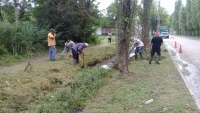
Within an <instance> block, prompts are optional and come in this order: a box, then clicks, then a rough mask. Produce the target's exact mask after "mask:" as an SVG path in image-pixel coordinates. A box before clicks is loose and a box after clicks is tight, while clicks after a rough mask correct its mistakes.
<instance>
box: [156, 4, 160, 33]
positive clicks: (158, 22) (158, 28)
mask: <svg viewBox="0 0 200 113" xmlns="http://www.w3.org/2000/svg"><path fill="white" fill-rule="evenodd" d="M157 24H158V26H157V32H159V33H160V0H159V1H158V21H157Z"/></svg>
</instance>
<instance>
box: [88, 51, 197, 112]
mask: <svg viewBox="0 0 200 113" xmlns="http://www.w3.org/2000/svg"><path fill="white" fill-rule="evenodd" d="M162 50H164V51H162V56H163V58H162V60H161V61H160V63H161V64H160V65H158V64H156V63H155V60H154V61H152V64H148V60H143V61H141V60H137V61H136V60H134V59H131V62H130V64H129V70H130V71H131V72H133V73H134V74H132V75H130V76H123V77H121V76H119V72H118V71H116V72H113V75H112V78H111V79H110V80H109V81H108V84H107V85H106V86H104V87H103V88H102V89H101V90H100V91H99V92H98V94H97V95H95V96H94V97H93V98H92V99H91V100H89V101H88V103H87V105H86V108H85V109H84V113H200V111H199V110H198V109H197V106H196V105H195V102H194V100H193V98H192V96H191V95H190V93H189V91H188V89H187V88H186V85H185V84H184V82H183V80H182V78H181V76H180V74H179V73H178V71H177V69H176V67H175V65H174V63H173V61H172V59H171V57H170V56H169V54H168V52H166V50H165V48H164V47H162ZM144 56H145V57H148V56H149V52H147V53H144ZM150 99H153V102H152V103H149V104H144V103H145V102H146V101H147V100H150Z"/></svg>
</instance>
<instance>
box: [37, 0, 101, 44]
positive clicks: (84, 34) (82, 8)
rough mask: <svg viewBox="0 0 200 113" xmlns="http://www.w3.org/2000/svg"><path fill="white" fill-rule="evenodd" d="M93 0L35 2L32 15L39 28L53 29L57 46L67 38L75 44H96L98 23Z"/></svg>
mask: <svg viewBox="0 0 200 113" xmlns="http://www.w3.org/2000/svg"><path fill="white" fill-rule="evenodd" d="M93 2H94V0H67V1H66V0H37V1H36V4H37V7H35V9H34V15H35V17H36V19H37V21H38V24H39V26H40V27H41V28H45V29H49V28H55V29H56V30H57V33H58V35H57V36H58V38H57V39H56V40H57V42H58V43H57V44H58V45H59V42H60V44H61V43H63V42H64V41H66V40H68V39H69V38H70V39H72V40H73V41H75V42H83V41H87V42H91V43H92V42H96V40H97V35H95V31H96V29H97V27H98V26H99V24H100V22H99V21H98V20H99V15H98V12H99V11H98V9H97V6H96V5H95V4H94V3H93Z"/></svg>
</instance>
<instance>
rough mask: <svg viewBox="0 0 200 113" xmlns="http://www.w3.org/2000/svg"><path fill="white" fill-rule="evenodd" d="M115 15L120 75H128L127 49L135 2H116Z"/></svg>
mask: <svg viewBox="0 0 200 113" xmlns="http://www.w3.org/2000/svg"><path fill="white" fill-rule="evenodd" d="M115 2H116V3H117V4H118V7H117V8H118V9H119V10H118V13H117V59H118V69H119V72H120V75H122V76H124V75H128V74H129V70H128V49H129V42H130V37H131V33H132V23H133V8H134V5H135V3H136V1H135V0H116V1H115Z"/></svg>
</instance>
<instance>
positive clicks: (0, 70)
mask: <svg viewBox="0 0 200 113" xmlns="http://www.w3.org/2000/svg"><path fill="white" fill-rule="evenodd" d="M112 44H115V43H112ZM105 45H108V44H107V43H104V44H101V45H98V46H105ZM86 49H87V48H86ZM90 49H92V46H91V47H90ZM59 54H61V52H59V53H56V58H57V59H59V58H60V56H59ZM43 62H50V61H49V56H48V55H45V56H40V57H37V58H32V59H31V60H30V63H31V64H32V65H35V64H39V63H43ZM27 65H28V60H26V61H23V62H20V63H17V64H15V65H12V66H0V74H10V73H17V72H19V71H22V70H24V69H25V67H26V66H27Z"/></svg>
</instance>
